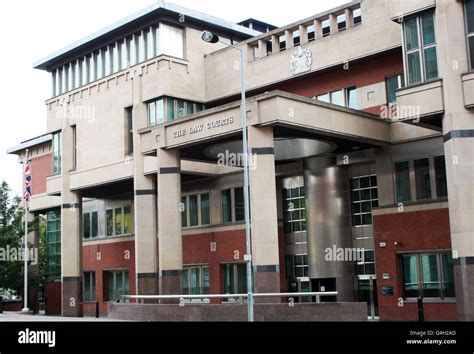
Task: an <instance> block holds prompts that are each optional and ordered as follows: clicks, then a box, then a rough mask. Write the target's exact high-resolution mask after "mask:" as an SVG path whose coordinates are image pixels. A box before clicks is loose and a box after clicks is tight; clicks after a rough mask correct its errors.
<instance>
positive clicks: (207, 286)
mask: <svg viewBox="0 0 474 354" xmlns="http://www.w3.org/2000/svg"><path fill="white" fill-rule="evenodd" d="M210 290H211V282H210V276H209V267H203V268H202V293H203V294H209V293H210Z"/></svg>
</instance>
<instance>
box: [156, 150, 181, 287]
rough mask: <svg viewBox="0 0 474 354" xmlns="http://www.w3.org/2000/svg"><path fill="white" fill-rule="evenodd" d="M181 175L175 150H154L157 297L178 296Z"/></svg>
mask: <svg viewBox="0 0 474 354" xmlns="http://www.w3.org/2000/svg"><path fill="white" fill-rule="evenodd" d="M180 173H181V171H180V155H179V150H165V149H160V148H158V242H159V268H160V273H159V279H160V294H161V295H178V294H181V275H182V272H183V240H182V236H181V212H180V203H181V174H180Z"/></svg>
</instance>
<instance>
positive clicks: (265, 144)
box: [249, 126, 280, 301]
mask: <svg viewBox="0 0 474 354" xmlns="http://www.w3.org/2000/svg"><path fill="white" fill-rule="evenodd" d="M249 149H250V152H251V153H252V162H253V166H251V168H250V210H251V221H252V255H253V267H254V283H255V291H256V292H257V293H263V292H280V261H279V252H278V250H279V248H278V216H277V200H276V182H275V155H274V142H273V128H271V127H266V128H257V127H254V126H250V127H249ZM272 301H275V299H273V300H272Z"/></svg>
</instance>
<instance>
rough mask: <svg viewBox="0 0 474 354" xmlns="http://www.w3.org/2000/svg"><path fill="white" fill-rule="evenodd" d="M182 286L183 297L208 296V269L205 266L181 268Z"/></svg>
mask: <svg viewBox="0 0 474 354" xmlns="http://www.w3.org/2000/svg"><path fill="white" fill-rule="evenodd" d="M182 286H183V294H184V295H203V294H209V291H210V281H209V267H208V266H207V265H205V266H189V267H183V279H182ZM199 301H200V300H199Z"/></svg>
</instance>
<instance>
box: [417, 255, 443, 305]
mask: <svg viewBox="0 0 474 354" xmlns="http://www.w3.org/2000/svg"><path fill="white" fill-rule="evenodd" d="M421 268H422V274H423V296H424V297H440V289H439V274H438V256H437V255H435V254H433V255H422V256H421Z"/></svg>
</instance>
